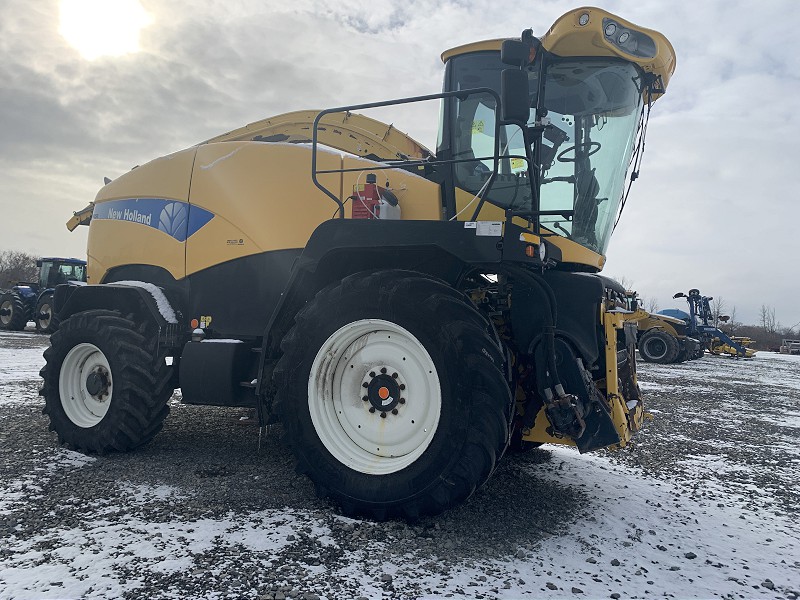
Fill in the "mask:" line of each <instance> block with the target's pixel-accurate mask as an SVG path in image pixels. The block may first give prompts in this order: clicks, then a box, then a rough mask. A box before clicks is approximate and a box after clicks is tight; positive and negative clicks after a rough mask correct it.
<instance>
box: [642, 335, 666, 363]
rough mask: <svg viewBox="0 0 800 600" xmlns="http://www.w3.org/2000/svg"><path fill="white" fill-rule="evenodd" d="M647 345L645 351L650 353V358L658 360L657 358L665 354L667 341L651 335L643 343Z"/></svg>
mask: <svg viewBox="0 0 800 600" xmlns="http://www.w3.org/2000/svg"><path fill="white" fill-rule="evenodd" d="M653 344H655V348H656V352H653ZM645 346H646V347H647V353H648V354H649V355H650V357H651V358H653V359H656V360H658V359H659V358H664V357H665V356H666V355H667V343H666V342H665V341H664V340H662V339H661V338H658V337H651V338H650V339H649V340H647V342H646V343H645Z"/></svg>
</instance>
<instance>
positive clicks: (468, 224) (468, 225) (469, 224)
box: [464, 221, 478, 229]
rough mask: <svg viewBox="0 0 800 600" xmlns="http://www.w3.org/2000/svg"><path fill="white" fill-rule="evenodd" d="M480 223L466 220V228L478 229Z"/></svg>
mask: <svg viewBox="0 0 800 600" xmlns="http://www.w3.org/2000/svg"><path fill="white" fill-rule="evenodd" d="M477 227H478V224H477V223H476V222H475V221H465V222H464V229H477Z"/></svg>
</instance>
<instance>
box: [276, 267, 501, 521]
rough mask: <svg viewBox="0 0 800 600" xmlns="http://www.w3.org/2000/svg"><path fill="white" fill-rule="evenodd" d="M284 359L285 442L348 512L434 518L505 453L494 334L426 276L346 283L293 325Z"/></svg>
mask: <svg viewBox="0 0 800 600" xmlns="http://www.w3.org/2000/svg"><path fill="white" fill-rule="evenodd" d="M281 348H282V350H283V353H284V354H283V356H282V358H281V359H280V361H279V363H278V365H277V367H276V370H275V380H276V384H277V389H278V398H277V400H278V404H277V406H278V410H279V412H280V414H281V418H282V422H283V424H284V429H285V432H286V440H287V441H288V443H289V445H290V446H291V448H292V450H293V452H294V454H295V457H296V458H297V462H298V470H299V471H300V472H305V473H307V474H308V476H309V477H310V478H311V479H312V480H313V481H314V483H315V484H316V487H317V492H318V494H320V495H321V496H327V495H330V496H332V497H333V499H334V500H335V501H336V502H337V503H338V504H339V505H340V506H341V507H342V509H343V511H344V512H345V513H348V514H364V515H368V516H370V517H372V518H375V519H379V520H382V519H387V518H392V517H398V516H399V517H406V518H415V517H418V516H422V515H434V514H438V513H440V512H442V511H443V510H445V509H447V508H448V507H451V506H454V505H456V504H458V503H460V502H462V501H463V500H465V499H466V498H467V497H468V496H469V495H470V494H472V492H473V491H475V489H477V487H479V486H480V485H482V484H483V483H484V482H485V481H486V480H487V479H488V477H489V475H490V474H491V473H492V471H493V470H494V467H495V465H496V463H497V461H498V460H499V458H500V457H501V456H502V454H503V452H504V451H505V448H506V446H507V445H508V439H509V433H508V431H509V430H508V424H509V420H510V413H511V406H512V405H511V394H510V392H509V388H508V385H507V384H506V381H505V379H504V377H503V374H502V365H503V362H502V361H503V359H502V353H501V350H500V348H499V347H498V346H497V342H496V341H495V338H494V336H493V331H492V326H491V325H490V324H489V323H488V321H486V319H485V318H484V317H483V316H482V315H481V314H480V313H479V312H478V311H477V310H476V309H475V308H474V307H473V306H472V305H471V303H470V301H469V300H468V299H467V298H466V297H465V296H464V295H463V294H461V293H459V292H457V291H455V290H453V289H452V288H451V287H449V286H447V285H446V284H444V283H443V282H440V281H438V280H436V279H433V278H431V277H429V276H426V275H423V274H420V273H415V272H410V271H396V270H388V271H379V272H376V273H367V274H356V275H352V276H349V277H347V278H345V279H344V280H343V281H342V282H341V283H340V284H338V285H335V286H332V287H329V288H326V289H325V290H323V291H322V292H320V293H319V294H317V296H316V297H315V298H314V299H313V300H312V301H310V302H309V303H308V304H307V305H306V307H305V308H304V309H303V310H301V311H300V312H299V313H298V314H297V316H296V318H295V326H294V328H293V329H292V330H291V331H290V332H289V333H288V334H287V336H286V337H285V339H284V340H283V343H282V344H281Z"/></svg>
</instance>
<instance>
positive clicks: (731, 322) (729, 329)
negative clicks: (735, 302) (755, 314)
mask: <svg viewBox="0 0 800 600" xmlns="http://www.w3.org/2000/svg"><path fill="white" fill-rule="evenodd" d="M728 316H729V317H730V318H729V319H728V321H727V322H725V323H722V324H720V325H719V328H720V329H721V330H722V331H724V332H725V333H727V334H728V335H736V331H737V330H738V329H739V328H740V327H741V326H742V323H741V322H739V321H737V320H736V307H735V306H733V307H731V313H730V315H728Z"/></svg>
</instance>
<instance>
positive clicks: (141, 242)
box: [86, 219, 186, 283]
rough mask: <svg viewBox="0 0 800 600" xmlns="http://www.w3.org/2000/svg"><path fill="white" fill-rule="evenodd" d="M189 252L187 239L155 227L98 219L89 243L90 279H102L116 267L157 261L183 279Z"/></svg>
mask: <svg viewBox="0 0 800 600" xmlns="http://www.w3.org/2000/svg"><path fill="white" fill-rule="evenodd" d="M95 248H97V249H98V252H95ZM185 255H186V253H185V244H184V243H183V242H179V241H177V240H176V239H175V238H173V237H170V236H169V235H167V234H166V233H163V232H161V231H158V230H157V229H154V228H152V227H147V226H146V225H140V224H138V223H128V222H126V221H111V220H101V219H94V220H93V221H92V226H91V227H90V228H89V239H88V243H87V263H88V269H87V276H86V281H87V282H88V283H102V282H103V279H104V278H105V276H106V274H107V273H108V271H109V270H110V269H112V268H113V267H118V266H121V265H136V264H142V265H157V266H159V267H162V268H164V269H166V270H167V271H169V273H170V275H172V276H173V277H174V278H175V279H181V278H183V277H185V276H186V261H185Z"/></svg>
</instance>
